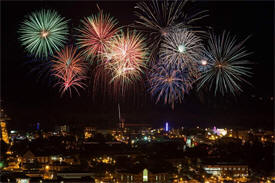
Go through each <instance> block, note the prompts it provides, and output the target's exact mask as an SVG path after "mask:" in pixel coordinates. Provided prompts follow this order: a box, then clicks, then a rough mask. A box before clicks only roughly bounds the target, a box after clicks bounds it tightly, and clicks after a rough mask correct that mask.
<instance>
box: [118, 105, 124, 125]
mask: <svg viewBox="0 0 275 183" xmlns="http://www.w3.org/2000/svg"><path fill="white" fill-rule="evenodd" d="M118 120H119V124H118V127H119V128H124V126H125V120H124V119H123V118H122V117H121V114H120V105H119V104H118Z"/></svg>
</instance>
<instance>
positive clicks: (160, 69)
mask: <svg viewBox="0 0 275 183" xmlns="http://www.w3.org/2000/svg"><path fill="white" fill-rule="evenodd" d="M195 79H196V76H194V75H193V74H192V72H189V71H188V68H185V69H182V68H181V69H179V68H176V67H171V66H167V65H166V64H164V63H163V61H161V62H160V63H159V64H157V65H155V67H153V69H152V71H151V72H150V74H149V83H150V89H149V90H150V92H151V94H152V96H155V97H156V103H158V102H159V101H161V100H163V101H164V103H165V104H170V105H171V106H172V108H173V109H174V104H175V102H180V103H181V102H182V100H183V98H184V94H186V93H188V92H189V90H190V89H192V84H193V82H194V81H195Z"/></svg>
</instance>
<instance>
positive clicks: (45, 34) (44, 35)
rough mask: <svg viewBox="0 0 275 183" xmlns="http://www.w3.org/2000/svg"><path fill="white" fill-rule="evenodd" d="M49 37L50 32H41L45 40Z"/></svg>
mask: <svg viewBox="0 0 275 183" xmlns="http://www.w3.org/2000/svg"><path fill="white" fill-rule="evenodd" d="M48 35H49V32H48V31H44V30H43V31H42V32H41V36H42V37H43V38H45V37H47V36H48Z"/></svg>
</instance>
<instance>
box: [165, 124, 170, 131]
mask: <svg viewBox="0 0 275 183" xmlns="http://www.w3.org/2000/svg"><path fill="white" fill-rule="evenodd" d="M165 131H167V132H168V131H169V125H168V122H166V123H165Z"/></svg>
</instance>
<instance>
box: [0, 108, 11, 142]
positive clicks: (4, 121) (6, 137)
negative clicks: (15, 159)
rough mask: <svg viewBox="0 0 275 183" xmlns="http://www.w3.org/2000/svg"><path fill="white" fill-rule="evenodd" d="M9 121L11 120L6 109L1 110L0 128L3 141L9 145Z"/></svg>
mask: <svg viewBox="0 0 275 183" xmlns="http://www.w3.org/2000/svg"><path fill="white" fill-rule="evenodd" d="M7 120H10V118H9V117H8V116H7V115H6V114H5V113H4V109H2V108H1V111H0V127H1V139H2V140H3V141H4V142H5V143H6V144H9V143H10V142H9V134H8V130H7Z"/></svg>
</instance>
